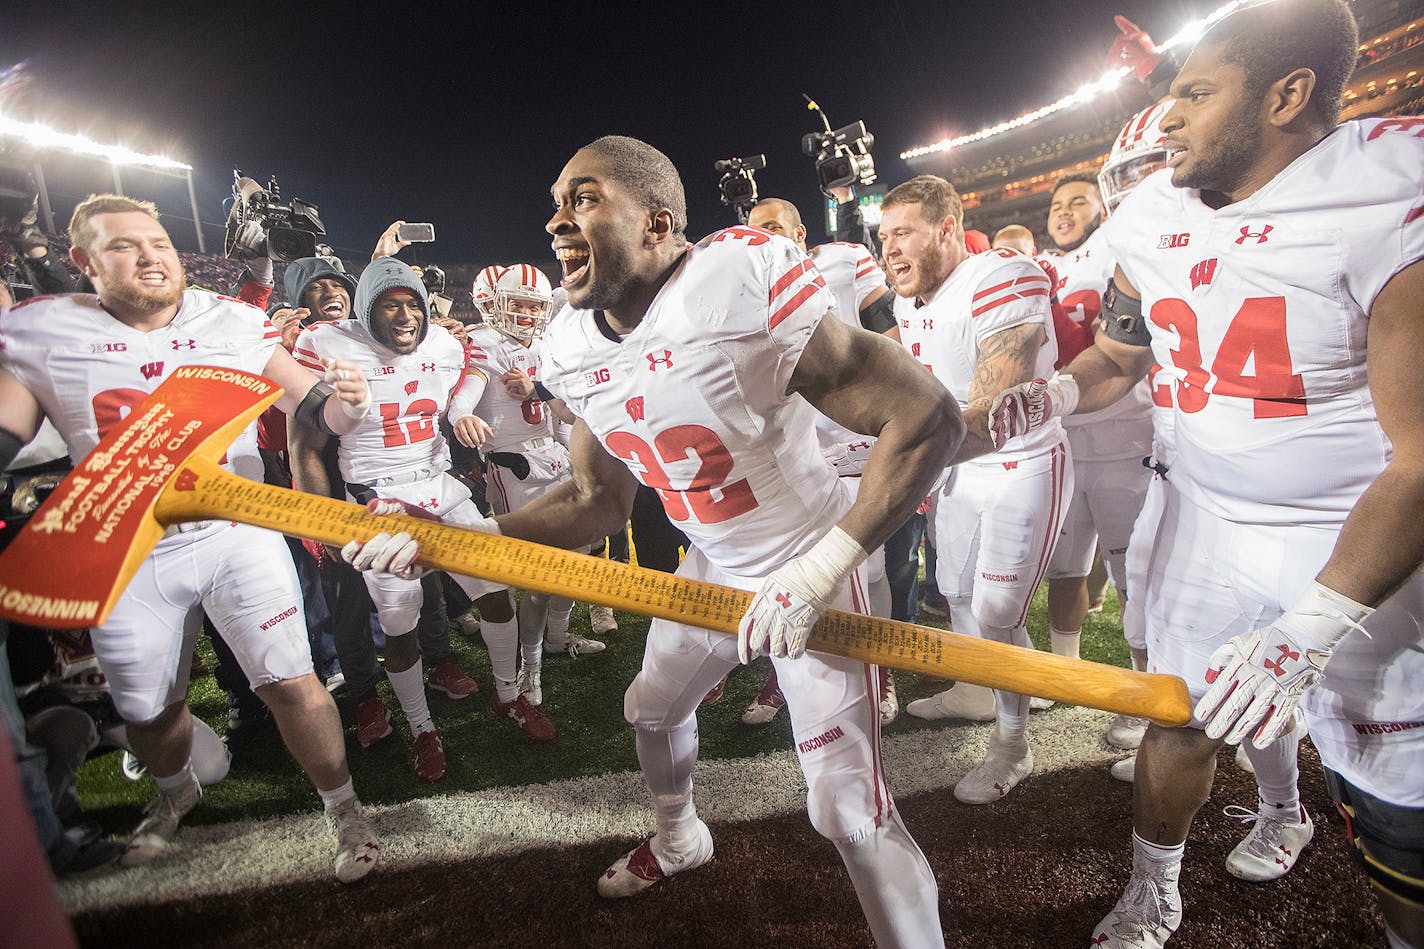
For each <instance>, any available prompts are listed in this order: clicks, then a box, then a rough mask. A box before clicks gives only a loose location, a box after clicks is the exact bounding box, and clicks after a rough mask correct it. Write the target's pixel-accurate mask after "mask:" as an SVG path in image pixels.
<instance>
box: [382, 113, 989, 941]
mask: <svg viewBox="0 0 1424 949" xmlns="http://www.w3.org/2000/svg"><path fill="white" fill-rule="evenodd" d="M553 196H554V216H553V217H552V218H551V219H550V221H549V223H548V225H547V226H546V227H547V230H548V231H549V233H550V234H552V235H553V237H554V250H555V253H556V255H557V256H558V258H559V260H560V261H561V262H562V264H563V268H564V278H563V281H562V284H563V286H564V287H565V288H566V289H567V291H568V294H569V306H568V307H567V308H566V309H564V310H563V311H562V312H561V313H560V314H559V315H558V316H557V317H556V318H555V320H554V322H553V323H552V324H551V325H550V327H549V330H548V333H547V334H546V338H545V345H544V349H543V352H542V370H541V371H542V379H543V383H544V385H545V386H547V387H548V388H549V390H550V391H552V392H553V394H554V395H555V396H558V397H559V398H561V399H562V400H563V401H564V402H565V404H566V405H567V406H568V408H569V409H570V410H571V411H572V412H573V414H574V415H575V416H577V417H578V422H577V423H576V424H575V425H574V428H573V435H572V440H571V444H570V452H571V455H572V458H573V475H574V476H573V479H572V481H570V482H569V483H567V484H565V485H561V486H560V487H558V488H555V489H554V490H552V491H550V492H549V493H547V494H545V495H543V496H542V497H540V498H539V499H537V500H535V501H533V502H531V503H530V504H529V505H528V506H526V507H525V508H523V509H522V510H520V511H517V512H515V513H513V514H507V515H504V516H502V517H499V518H497V519H496V521H495V523H496V524H497V525H498V527H499V529H500V530H501V531H502V532H504V533H506V534H509V535H511V536H515V537H521V538H524V539H526V540H533V541H537V542H539V543H545V544H554V545H557V546H561V547H569V548H580V547H586V546H588V545H590V544H593V543H596V542H597V541H598V540H600V539H601V538H603V537H604V536H606V535H608V534H609V533H611V532H612V531H615V530H619V529H621V528H622V526H623V524H624V522H625V521H626V520H627V518H628V513H629V510H630V508H631V505H632V501H633V495H634V491H635V488H636V486H637V484H638V481H640V480H641V481H642V482H643V483H644V484H646V485H648V486H650V487H653V488H656V489H657V490H658V492H659V494H660V496H661V498H662V501H663V505H664V507H665V508H666V509H667V512H668V514H669V516H670V517H671V518H672V519H673V521H674V522H675V523H677V524H678V525H679V526H680V527H681V528H682V530H683V531H684V532H685V533H686V534H687V536H688V538H689V539H690V540H691V541H692V543H693V547H692V549H691V550H690V551H689V552H688V554H687V556H686V558H684V560H683V562H682V564H681V566H680V567H679V568H678V571H677V572H678V574H679V575H681V576H685V577H691V578H695V579H700V580H709V581H713V582H718V583H723V584H726V585H729V586H734V587H739V588H741V589H744V590H750V591H756V596H755V597H753V599H752V603H751V606H750V608H749V610H748V612H747V614H746V615H745V616H744V617H743V619H742V622H741V628H740V632H739V635H738V636H737V637H729V636H724V635H721V634H719V633H714V632H709V631H706V630H701V629H697V628H694V627H692V626H686V625H683V624H680V623H674V622H670V621H667V620H661V619H655V620H653V625H652V628H651V630H650V631H649V634H648V637H647V652H646V654H645V656H644V660H643V668H642V671H641V672H640V673H639V674H638V676H637V678H636V679H635V680H634V682H633V684H632V686H631V687H630V688H629V689H628V692H627V695H626V696H625V699H624V714H625V716H626V717H627V719H628V721H629V722H630V723H631V724H633V726H634V730H635V735H636V740H637V749H638V760H639V764H640V765H641V766H642V770H643V777H644V779H645V780H646V781H647V784H648V789H649V791H650V792H651V794H652V799H653V809H654V815H655V818H656V821H657V834H656V836H654V837H652V838H651V839H649V840H646V841H644V842H643V843H642V844H640V845H639V846H638V847H636V848H635V849H634V850H632V851H631V852H629V853H628V854H626V855H624V856H623V857H621V858H620V859H618V860H617V861H616V862H615V863H614V864H613V865H612V866H611V867H609V868H608V870H607V871H606V872H605V873H604V874H603V875H602V877H601V878H600V880H599V883H598V889H599V892H600V893H601V894H603V895H604V896H608V897H620V896H631V895H633V894H635V893H639V892H642V891H644V890H646V889H647V888H648V887H651V886H654V885H656V884H658V883H659V881H661V880H663V879H664V878H666V877H668V876H671V875H673V874H676V873H681V872H684V871H687V870H691V869H693V868H695V867H698V866H701V865H702V864H704V863H706V862H707V861H709V860H711V859H712V852H713V849H712V835H711V833H710V832H709V831H708V829H707V826H706V825H705V824H704V823H703V822H702V821H701V820H700V819H699V818H698V816H697V811H696V808H695V807H694V804H693V790H692V772H693V767H694V765H695V763H696V760H697V719H696V711H697V706H698V703H699V701H700V700H701V699H702V697H703V696H704V695H705V694H706V693H707V691H708V689H710V688H711V687H712V685H713V684H714V683H715V682H716V681H717V680H718V679H720V678H721V677H722V676H723V675H725V674H726V673H727V672H728V671H729V670H730V669H732V668H733V667H735V665H736V663H737V662H738V660H739V659H740V660H741V661H743V662H747V661H750V660H751V659H752V658H753V657H754V656H757V655H761V654H763V653H770V654H771V656H772V661H773V663H774V664H775V665H776V667H777V673H778V675H779V677H780V680H781V687H782V689H783V691H785V693H786V697H787V700H788V702H787V704H788V708H789V709H790V711H791V722H792V730H793V733H794V734H795V737H796V741H797V751H798V753H799V756H800V761H801V766H802V770H803V772H804V774H805V776H806V781H807V785H808V790H809V793H808V802H807V803H808V810H809V812H810V818H811V823H812V825H813V826H814V827H815V828H816V830H817V831H818V832H819V833H821V834H822V835H823V836H825V837H827V838H828V839H830V840H831V841H832V842H833V843H834V844H835V847H836V849H837V851H838V852H839V853H840V855H841V858H842V859H843V860H844V862H845V865H846V868H847V870H848V871H849V873H850V876H851V880H852V881H853V883H854V885H855V889H856V894H857V896H858V897H859V899H860V905H861V908H862V909H863V911H864V912H865V915H866V918H867V920H868V921H869V923H870V928H871V932H872V933H873V935H874V938H875V941H876V943H877V944H878V945H880V946H885V947H892V946H931V945H935V946H937V945H942V944H943V940H944V937H943V933H942V931H941V927H940V921H939V910H938V905H937V903H938V899H937V892H936V886H935V881H934V875H933V874H932V873H931V871H930V868H929V865H928V864H927V863H926V861H925V858H924V856H923V855H922V854H921V853H920V850H919V848H918V847H917V846H916V845H915V843H914V841H913V840H912V839H911V838H910V835H909V834H908V832H906V830H905V828H904V825H903V824H902V823H901V821H900V817H899V815H898V813H897V812H896V809H895V807H894V802H893V800H892V798H891V797H890V793H889V788H888V787H887V785H886V782H885V775H884V769H883V766H882V763H881V760H880V753H879V725H880V716H879V711H878V707H877V705H878V703H877V695H876V687H875V675H874V667H873V666H867V665H865V664H863V663H859V662H854V661H851V660H847V659H843V658H838V657H834V656H828V655H821V654H818V653H806V652H805V649H806V642H807V637H808V636H809V634H810V630H811V627H812V626H813V625H814V624H815V621H816V619H817V618H818V617H819V616H820V615H821V614H822V613H823V612H824V611H825V610H826V609H828V608H831V607H837V608H841V609H852V608H855V609H860V610H862V611H863V610H864V609H865V600H864V589H865V588H864V572H863V569H862V567H861V565H862V564H863V562H864V561H865V559H866V557H867V551H870V550H874V549H876V548H877V547H879V546H880V545H881V544H882V543H884V541H885V538H886V537H887V536H889V534H890V532H891V530H892V529H893V528H894V527H896V526H897V525H899V524H901V523H902V522H903V521H904V520H905V518H906V517H908V516H909V514H910V512H911V511H913V510H914V508H915V507H916V506H917V505H918V503H919V501H920V500H921V499H922V498H923V497H924V496H925V494H926V492H927V491H928V490H929V489H930V486H931V485H932V484H933V482H934V480H935V479H936V478H937V477H938V476H939V475H940V473H941V472H942V471H943V469H944V465H945V464H946V463H947V461H948V460H949V457H950V455H952V454H953V452H954V450H955V448H956V446H957V445H958V444H959V442H960V440H961V438H962V432H963V426H962V423H961V421H960V419H959V418H958V413H957V412H956V410H955V408H954V404H953V400H951V399H950V398H949V396H948V394H947V393H946V392H945V391H944V390H943V389H942V387H940V386H939V385H938V384H937V383H936V382H935V381H934V380H933V379H931V378H930V377H929V376H928V375H927V374H926V373H925V372H924V371H923V370H922V369H920V367H919V366H917V365H916V364H915V363H914V361H913V360H911V359H909V358H908V357H907V356H906V354H905V353H904V352H902V351H901V350H900V349H899V347H897V346H895V345H894V344H893V343H892V342H891V341H889V340H886V339H884V338H883V337H881V336H879V335H877V334H875V333H867V332H864V331H862V330H859V329H855V328H853V327H851V326H848V325H847V324H845V323H843V322H841V321H840V320H839V319H836V318H835V317H834V316H830V315H829V311H830V310H831V309H832V308H833V306H834V303H833V301H832V299H831V297H830V295H829V294H828V293H827V292H826V290H825V287H824V284H825V281H824V279H823V278H821V277H820V276H819V275H818V274H817V273H816V271H815V268H814V265H813V264H812V263H811V261H810V260H809V259H808V258H807V257H806V256H805V255H803V254H802V253H801V252H800V251H799V250H798V249H797V248H796V246H795V245H794V244H792V243H791V242H790V241H789V240H786V239H785V238H781V237H776V236H773V235H770V234H768V233H766V232H765V231H761V230H757V229H755V228H745V227H734V228H730V229H728V230H724V231H720V232H718V233H716V234H713V235H711V236H709V237H708V238H706V239H705V240H703V241H702V242H701V243H700V244H698V245H697V246H695V247H689V246H688V245H687V241H686V238H685V237H684V229H685V227H686V202H685V199H684V197H683V188H682V181H681V179H680V178H679V176H678V173H677V170H676V169H675V168H674V167H673V165H672V163H671V162H670V161H669V160H668V159H667V157H666V156H665V155H663V154H662V153H661V152H659V151H657V150H656V149H654V148H652V147H650V146H648V145H646V144H645V143H643V142H640V141H637V140H636V139H630V138H625V137H622V136H607V137H604V138H601V139H598V140H597V141H595V142H593V143H592V144H590V145H588V146H586V147H585V148H583V149H581V150H580V151H578V152H577V153H576V154H575V155H574V156H573V158H572V159H571V160H570V161H569V162H568V164H567V165H566V166H565V167H564V169H563V171H562V172H561V173H560V175H559V179H558V181H557V182H556V183H555V185H554V187H553ZM813 410H819V411H820V412H822V413H823V414H825V415H827V416H829V417H830V418H832V419H835V420H836V421H838V422H840V423H841V424H843V425H845V426H846V427H848V428H850V429H852V430H853V431H858V432H861V433H864V434H869V435H876V436H878V439H879V440H878V442H877V444H876V448H875V450H874V451H872V452H871V456H870V459H869V461H868V462H867V463H866V467H865V471H864V474H863V475H862V485H863V486H862V490H861V492H860V494H859V496H858V497H857V498H856V500H855V501H854V502H853V503H852V501H851V500H850V497H849V494H848V492H847V491H846V490H845V488H844V486H843V485H842V484H841V482H840V479H838V478H837V477H836V474H835V471H834V469H833V468H832V467H831V466H830V465H829V464H828V463H827V462H826V460H825V458H824V457H823V456H822V455H821V452H820V449H819V447H818V445H817V443H816V440H815V437H814V435H813V431H812V430H813V426H814V416H815V411H813ZM401 545H404V549H399V548H400V547H401ZM367 546H368V547H375V548H381V547H387V548H389V547H396V548H398V553H399V555H400V556H401V557H402V558H403V557H405V556H410V555H412V554H413V553H414V551H412V550H410V548H413V546H414V545H413V544H412V543H411V542H410V541H409V538H408V537H406V536H405V535H403V534H397V535H396V536H395V537H387V536H384V535H381V536H378V537H376V538H375V539H373V540H372V541H371V542H370V544H368V545H367Z"/></svg>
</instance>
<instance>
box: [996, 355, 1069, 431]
mask: <svg viewBox="0 0 1424 949" xmlns="http://www.w3.org/2000/svg"><path fill="white" fill-rule="evenodd" d="M1077 407H1078V383H1077V381H1076V380H1075V379H1074V378H1073V377H1072V376H1065V375H1063V374H1062V373H1059V374H1057V375H1055V376H1054V377H1053V378H1052V379H1047V380H1044V379H1034V380H1032V381H1030V382H1020V383H1019V384H1018V385H1016V386H1010V387H1009V388H1007V389H1005V390H1004V391H1003V392H1000V393H999V394H998V395H997V396H995V397H994V404H993V405H991V406H990V407H989V440H990V441H991V442H993V443H994V447H995V448H1003V447H1004V444H1005V443H1006V442H1008V440H1009V439H1011V438H1018V437H1019V436H1020V435H1027V434H1028V433H1029V432H1032V431H1034V430H1035V429H1039V428H1042V427H1043V426H1045V425H1047V424H1048V422H1049V421H1050V420H1051V419H1053V418H1056V417H1059V416H1063V415H1072V414H1073V410H1074V409H1076V408H1077Z"/></svg>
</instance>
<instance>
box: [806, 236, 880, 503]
mask: <svg viewBox="0 0 1424 949" xmlns="http://www.w3.org/2000/svg"><path fill="white" fill-rule="evenodd" d="M811 260H812V261H814V262H815V264H816V270H817V271H818V272H819V273H820V274H821V276H822V277H825V278H826V289H827V290H829V291H830V292H831V296H832V297H833V298H834V299H835V301H836V306H835V314H836V316H838V317H840V318H841V321H842V322H844V323H848V324H849V325H851V326H854V327H856V328H857V329H861V328H862V327H861V323H860V305H861V304H862V303H864V302H865V298H866V297H868V296H870V295H871V294H872V293H874V292H875V290H876V288H877V287H880V288H884V287H885V272H884V271H883V270H881V269H880V265H879V264H877V263H876V262H875V258H874V257H873V256H871V253H870V251H868V250H866V249H865V246H864V245H862V244H851V243H847V242H845V241H834V242H832V243H830V244H821V245H819V246H817V247H812V248H811ZM887 292H888V290H887ZM816 438H817V439H818V440H819V441H820V443H821V449H822V450H823V451H825V452H826V453H827V456H828V457H832V458H834V459H839V460H838V461H837V462H836V470H837V471H839V472H840V473H841V474H843V475H844V474H858V473H859V472H860V470H861V469H863V468H864V467H865V462H866V461H867V460H868V459H869V457H870V449H871V447H872V446H874V444H875V439H874V438H873V437H872V436H869V435H861V434H860V433H858V432H852V431H851V430H850V429H848V428H846V427H845V426H844V425H840V424H837V423H836V422H832V421H831V420H830V419H828V418H826V417H825V416H824V415H822V414H821V413H819V412H817V413H816Z"/></svg>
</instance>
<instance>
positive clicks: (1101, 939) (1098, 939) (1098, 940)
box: [1088, 933, 1108, 946]
mask: <svg viewBox="0 0 1424 949" xmlns="http://www.w3.org/2000/svg"><path fill="white" fill-rule="evenodd" d="M1107 941H1108V934H1107V933H1099V934H1098V935H1096V936H1094V937H1093V938H1092V939H1090V940H1089V941H1088V945H1090V946H1101V945H1102V944H1103V943H1105V942H1107Z"/></svg>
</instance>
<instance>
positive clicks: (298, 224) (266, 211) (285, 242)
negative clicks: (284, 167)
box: [223, 168, 326, 262]
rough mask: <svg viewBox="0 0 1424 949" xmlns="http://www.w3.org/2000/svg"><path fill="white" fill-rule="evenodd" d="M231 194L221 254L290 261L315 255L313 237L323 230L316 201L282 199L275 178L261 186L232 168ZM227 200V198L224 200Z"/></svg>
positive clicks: (233, 258)
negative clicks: (284, 201) (286, 200)
mask: <svg viewBox="0 0 1424 949" xmlns="http://www.w3.org/2000/svg"><path fill="white" fill-rule="evenodd" d="M232 179H233V180H232V198H230V199H229V200H230V201H231V204H230V205H229V206H228V213H227V230H226V231H225V233H224V235H223V254H224V255H225V256H227V257H229V258H231V259H232V260H255V259H256V258H258V257H270V258H271V259H272V260H282V261H289V262H290V261H293V260H297V259H299V258H302V257H315V256H316V239H317V236H318V235H321V234H325V233H326V226H325V225H324V224H322V223H321V218H320V217H319V216H318V215H317V208H316V205H314V204H311V203H310V202H307V201H303V200H302V199H301V198H293V199H292V200H291V201H290V202H288V203H283V201H282V192H281V189H279V188H278V187H277V178H276V176H273V177H271V178H269V179H268V180H267V187H265V188H264V187H262V186H261V185H259V184H258V183H257V182H256V181H253V180H252V179H251V178H248V177H245V176H244V175H243V174H242V172H241V171H239V170H237V169H236V168H234V169H233V170H232ZM225 203H226V202H225Z"/></svg>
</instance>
